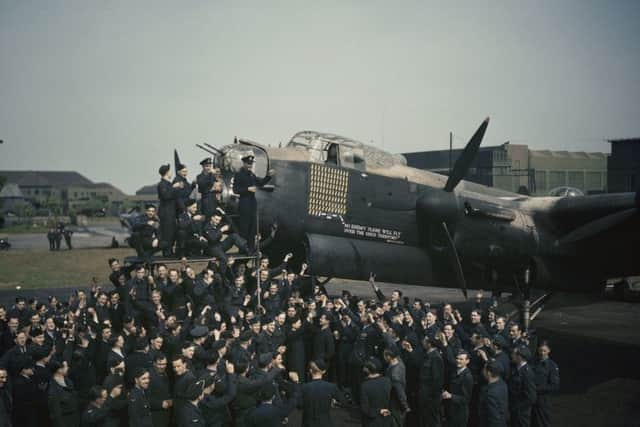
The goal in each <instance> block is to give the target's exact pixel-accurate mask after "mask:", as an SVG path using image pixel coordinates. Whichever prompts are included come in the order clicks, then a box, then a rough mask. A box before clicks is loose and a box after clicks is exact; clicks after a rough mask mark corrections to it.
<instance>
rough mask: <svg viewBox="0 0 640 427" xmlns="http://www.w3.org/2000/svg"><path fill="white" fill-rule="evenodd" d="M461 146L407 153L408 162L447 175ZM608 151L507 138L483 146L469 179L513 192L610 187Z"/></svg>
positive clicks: (588, 191)
mask: <svg viewBox="0 0 640 427" xmlns="http://www.w3.org/2000/svg"><path fill="white" fill-rule="evenodd" d="M462 151H463V150H462V149H455V150H451V152H450V151H449V150H438V151H422V152H415V153H404V156H405V157H406V159H407V165H409V166H411V167H415V168H419V169H426V170H429V171H432V172H437V173H441V174H444V175H448V173H449V168H450V165H451V166H452V165H454V164H455V162H456V160H457V159H458V157H459V156H460V155H461V154H462ZM607 156H608V154H606V153H587V152H583V151H578V152H571V151H554V150H531V149H529V147H528V146H527V145H524V144H511V143H509V142H506V143H504V144H501V145H497V146H492V147H481V148H480V151H479V152H478V155H477V156H476V158H475V160H474V162H473V163H472V164H471V168H470V169H469V172H468V174H467V176H466V177H465V179H466V180H468V181H472V182H477V183H479V184H483V185H487V186H490V187H496V188H500V189H503V190H507V191H512V192H514V193H516V192H517V193H521V194H531V195H536V196H543V195H546V194H548V193H549V191H551V190H553V189H554V188H557V187H562V186H570V187H575V188H578V189H580V190H581V191H583V192H584V193H585V194H594V193H602V192H604V191H606V188H607Z"/></svg>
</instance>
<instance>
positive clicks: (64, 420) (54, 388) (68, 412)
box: [48, 379, 80, 427]
mask: <svg viewBox="0 0 640 427" xmlns="http://www.w3.org/2000/svg"><path fill="white" fill-rule="evenodd" d="M48 401H49V414H50V416H51V425H52V427H77V426H78V425H79V424H80V414H79V413H78V395H77V393H76V390H75V388H74V387H73V383H72V382H71V380H69V379H67V380H66V385H64V386H63V385H61V384H59V383H58V382H57V381H56V380H55V379H52V380H51V382H50V383H49V397H48Z"/></svg>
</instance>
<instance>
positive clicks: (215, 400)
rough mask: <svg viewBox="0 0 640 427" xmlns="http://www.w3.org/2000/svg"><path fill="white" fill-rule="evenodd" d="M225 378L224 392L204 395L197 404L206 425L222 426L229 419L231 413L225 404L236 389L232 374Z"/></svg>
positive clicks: (211, 426) (233, 396)
mask: <svg viewBox="0 0 640 427" xmlns="http://www.w3.org/2000/svg"><path fill="white" fill-rule="evenodd" d="M225 379H226V381H225V383H224V384H225V390H224V394H222V395H208V396H205V397H204V399H202V400H201V401H200V403H199V404H198V406H199V407H200V412H202V416H203V417H204V420H205V424H206V426H207V427H222V426H225V425H227V423H228V422H229V421H230V419H231V413H230V412H229V408H228V406H227V405H229V403H230V402H231V401H232V400H233V399H235V398H236V393H237V390H238V389H237V386H236V380H235V378H234V377H233V376H231V375H227V376H226V377H225ZM216 387H218V385H216Z"/></svg>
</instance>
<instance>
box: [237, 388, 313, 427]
mask: <svg viewBox="0 0 640 427" xmlns="http://www.w3.org/2000/svg"><path fill="white" fill-rule="evenodd" d="M299 395H300V387H299V385H298V384H294V387H293V391H292V395H291V396H290V397H289V398H288V399H286V400H282V399H274V400H273V403H266V402H263V403H261V404H260V405H258V407H257V408H255V409H254V410H253V411H252V412H251V413H250V414H249V416H248V417H247V423H246V425H247V427H281V426H282V422H283V421H284V419H285V418H286V417H287V416H288V415H289V414H290V413H291V411H293V410H294V409H295V407H296V403H297V401H298V397H299Z"/></svg>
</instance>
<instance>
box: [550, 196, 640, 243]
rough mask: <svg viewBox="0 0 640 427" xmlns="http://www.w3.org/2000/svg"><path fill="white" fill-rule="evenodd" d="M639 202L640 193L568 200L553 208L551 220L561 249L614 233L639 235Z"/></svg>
mask: <svg viewBox="0 0 640 427" xmlns="http://www.w3.org/2000/svg"><path fill="white" fill-rule="evenodd" d="M639 199H640V197H639V195H638V193H636V194H634V193H616V194H599V195H593V196H578V197H564V198H562V199H559V200H558V201H557V202H556V203H555V204H554V205H553V206H552V207H551V209H550V211H549V219H550V221H551V223H552V224H553V226H554V228H555V229H556V232H557V233H558V235H559V236H560V238H559V240H558V241H559V243H560V244H561V245H563V244H569V243H576V242H580V241H584V240H587V239H591V238H595V237H599V236H601V235H602V234H603V233H605V232H607V231H609V230H614V229H615V230H617V231H618V232H629V233H631V232H636V231H638V229H640V206H639V202H640V200H639ZM629 237H631V236H629Z"/></svg>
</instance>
